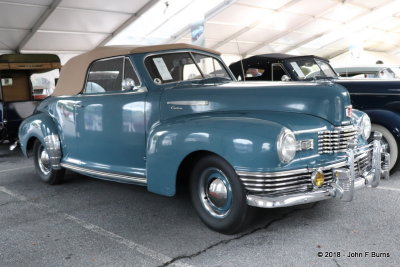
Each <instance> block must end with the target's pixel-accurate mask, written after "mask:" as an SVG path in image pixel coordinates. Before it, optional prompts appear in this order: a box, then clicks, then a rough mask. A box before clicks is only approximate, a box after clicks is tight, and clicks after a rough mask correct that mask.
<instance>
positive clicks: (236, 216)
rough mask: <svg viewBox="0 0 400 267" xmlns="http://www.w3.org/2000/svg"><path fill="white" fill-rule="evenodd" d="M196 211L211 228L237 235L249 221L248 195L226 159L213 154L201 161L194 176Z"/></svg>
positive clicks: (192, 195)
mask: <svg viewBox="0 0 400 267" xmlns="http://www.w3.org/2000/svg"><path fill="white" fill-rule="evenodd" d="M190 191H191V198H192V203H193V206H194V208H195V209H196V211H197V213H198V215H199V217H200V218H201V220H202V221H203V222H204V223H205V224H206V225H207V226H208V227H209V228H211V229H213V230H215V231H217V232H220V233H223V234H234V233H236V232H238V231H240V230H241V229H242V228H243V227H244V226H245V224H246V222H247V219H248V218H249V217H248V215H249V210H250V207H249V206H248V205H247V202H246V193H245V189H244V187H243V185H242V183H241V182H240V180H239V177H238V176H237V174H236V172H235V170H234V169H233V168H232V166H230V165H229V163H227V162H226V161H225V160H223V159H222V158H220V157H218V156H215V155H210V156H206V157H204V158H202V159H200V160H199V161H198V162H197V164H196V166H195V167H194V169H193V171H192V174H191V177H190Z"/></svg>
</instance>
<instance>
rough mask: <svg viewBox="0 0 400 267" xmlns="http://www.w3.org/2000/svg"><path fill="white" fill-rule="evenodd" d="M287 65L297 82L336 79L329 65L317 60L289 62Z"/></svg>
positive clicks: (308, 59)
mask: <svg viewBox="0 0 400 267" xmlns="http://www.w3.org/2000/svg"><path fill="white" fill-rule="evenodd" d="M288 63H289V67H290V69H291V71H292V72H293V73H294V74H295V75H296V76H297V77H298V79H299V80H313V79H332V78H337V75H336V73H335V71H334V70H333V69H332V67H331V66H330V65H329V63H328V62H325V61H323V60H320V59H317V58H307V59H295V60H289V61H288Z"/></svg>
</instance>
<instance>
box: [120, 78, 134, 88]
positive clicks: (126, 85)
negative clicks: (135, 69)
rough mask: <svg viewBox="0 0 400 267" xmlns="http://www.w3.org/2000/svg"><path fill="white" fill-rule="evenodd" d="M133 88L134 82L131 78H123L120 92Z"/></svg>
mask: <svg viewBox="0 0 400 267" xmlns="http://www.w3.org/2000/svg"><path fill="white" fill-rule="evenodd" d="M133 88H135V81H134V80H133V79H131V78H125V79H124V80H123V81H122V91H127V90H132V89H133Z"/></svg>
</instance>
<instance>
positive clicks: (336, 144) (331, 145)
mask: <svg viewBox="0 0 400 267" xmlns="http://www.w3.org/2000/svg"><path fill="white" fill-rule="evenodd" d="M356 135H357V129H356V128H355V127H354V126H353V125H349V126H341V127H335V130H333V131H321V132H318V153H319V154H331V153H337V152H346V149H347V147H348V145H349V141H351V140H354V139H355V138H356Z"/></svg>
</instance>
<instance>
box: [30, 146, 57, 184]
mask: <svg viewBox="0 0 400 267" xmlns="http://www.w3.org/2000/svg"><path fill="white" fill-rule="evenodd" d="M33 160H34V163H35V170H36V174H37V175H38V176H39V177H40V179H42V180H43V181H44V182H45V183H48V184H51V185H55V184H60V183H61V182H62V180H63V177H64V173H65V169H64V168H62V169H60V170H54V169H53V168H52V167H51V163H50V157H49V154H48V153H47V150H46V148H45V146H44V145H43V144H42V143H41V142H40V141H39V140H36V141H35V144H34V145H33Z"/></svg>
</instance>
